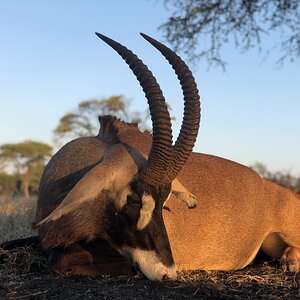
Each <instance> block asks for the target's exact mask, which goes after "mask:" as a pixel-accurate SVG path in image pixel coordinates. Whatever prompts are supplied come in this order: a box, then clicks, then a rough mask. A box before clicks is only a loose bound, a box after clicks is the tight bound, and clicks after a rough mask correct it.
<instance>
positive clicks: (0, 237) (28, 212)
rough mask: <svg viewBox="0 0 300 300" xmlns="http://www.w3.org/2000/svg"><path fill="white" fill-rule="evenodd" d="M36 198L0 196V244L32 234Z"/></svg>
mask: <svg viewBox="0 0 300 300" xmlns="http://www.w3.org/2000/svg"><path fill="white" fill-rule="evenodd" d="M35 206H36V198H30V199H28V200H26V199H25V198H21V197H19V198H8V197H5V196H0V243H1V242H4V241H7V240H11V239H15V238H21V237H26V236H30V235H33V234H34V231H33V230H32V228H31V223H32V221H33V219H34V213H35Z"/></svg>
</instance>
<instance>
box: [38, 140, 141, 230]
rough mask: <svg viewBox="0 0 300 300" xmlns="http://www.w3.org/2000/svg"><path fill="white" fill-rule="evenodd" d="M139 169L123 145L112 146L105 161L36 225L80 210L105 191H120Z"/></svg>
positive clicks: (93, 169)
mask: <svg viewBox="0 0 300 300" xmlns="http://www.w3.org/2000/svg"><path fill="white" fill-rule="evenodd" d="M137 171H138V170H137V166H136V165H135V164H134V163H133V161H132V159H131V157H130V156H129V154H128V152H127V151H126V150H125V148H124V147H123V146H122V145H120V144H117V145H113V146H111V147H110V149H109V150H108V153H107V154H106V155H105V157H104V159H103V161H102V162H101V163H99V164H98V165H97V166H95V167H94V168H92V169H91V170H90V171H89V172H87V173H86V175H85V176H84V177H83V178H82V179H81V180H80V181H79V182H78V183H77V184H76V185H75V186H74V187H73V189H72V190H71V191H70V192H69V193H68V195H67V196H66V197H65V198H64V200H63V201H62V202H61V203H60V205H59V206H58V207H57V208H56V209H55V210H54V211H53V212H52V213H51V214H50V215H48V216H47V217H46V218H44V219H43V220H41V221H40V222H39V223H37V224H36V226H35V227H39V226H41V225H43V224H45V223H47V222H49V221H55V220H57V219H59V218H61V217H62V216H63V215H66V214H69V213H71V212H72V211H76V210H78V208H79V207H82V206H84V205H85V204H87V203H88V202H90V201H93V200H95V199H96V198H97V197H98V196H99V195H100V194H101V193H102V192H103V191H108V192H112V193H118V191H119V190H121V189H123V188H124V186H126V184H129V181H130V179H131V176H130V174H132V177H133V176H134V175H135V174H136V173H137Z"/></svg>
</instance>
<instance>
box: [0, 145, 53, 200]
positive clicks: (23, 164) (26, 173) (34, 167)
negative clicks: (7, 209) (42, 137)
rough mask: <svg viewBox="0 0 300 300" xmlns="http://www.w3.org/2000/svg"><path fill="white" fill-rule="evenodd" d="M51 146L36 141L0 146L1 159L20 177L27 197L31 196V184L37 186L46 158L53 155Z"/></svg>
mask: <svg viewBox="0 0 300 300" xmlns="http://www.w3.org/2000/svg"><path fill="white" fill-rule="evenodd" d="M51 152H52V148H51V146H49V145H47V144H44V143H39V142H35V141H25V142H22V143H16V144H3V145H1V146H0V160H1V161H2V162H4V163H5V164H6V166H7V167H10V168H12V169H13V170H14V171H15V173H16V175H18V176H19V177H20V180H21V183H22V190H23V193H24V196H25V198H29V196H30V185H31V184H32V183H33V184H34V188H36V181H37V177H38V178H39V177H40V176H41V173H42V170H43V166H44V165H45V162H46V160H47V159H48V158H49V157H50V156H51Z"/></svg>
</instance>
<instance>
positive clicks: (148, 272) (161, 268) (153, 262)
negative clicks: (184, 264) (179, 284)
mask: <svg viewBox="0 0 300 300" xmlns="http://www.w3.org/2000/svg"><path fill="white" fill-rule="evenodd" d="M123 250H124V251H125V252H127V253H129V254H130V256H131V257H132V260H133V263H134V264H136V265H137V266H138V267H139V269H140V271H141V272H142V273H143V274H144V275H145V276H146V277H147V278H148V279H149V280H159V281H161V280H163V279H164V278H168V279H172V280H176V279H177V272H176V267H175V265H171V266H169V267H168V266H165V265H164V264H163V263H162V262H161V260H160V259H159V258H158V256H157V254H156V253H155V252H154V251H150V250H141V249H134V248H130V247H128V246H125V247H123Z"/></svg>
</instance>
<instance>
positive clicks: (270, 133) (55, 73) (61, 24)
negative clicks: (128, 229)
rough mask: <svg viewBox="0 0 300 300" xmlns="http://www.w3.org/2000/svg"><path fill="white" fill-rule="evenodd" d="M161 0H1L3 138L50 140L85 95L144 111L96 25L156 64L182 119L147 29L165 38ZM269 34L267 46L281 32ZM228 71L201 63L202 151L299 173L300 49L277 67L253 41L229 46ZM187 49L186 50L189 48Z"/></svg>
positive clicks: (177, 96)
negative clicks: (250, 45) (243, 48)
mask: <svg viewBox="0 0 300 300" xmlns="http://www.w3.org/2000/svg"><path fill="white" fill-rule="evenodd" d="M162 3H163V1H158V0H131V1H123V0H122V1H121V0H119V1H118V0H110V1H96V0H95V1H92V0H89V1H78V0H72V1H71V0H68V1H67V0H64V1H61V0H51V1H50V0H44V1H38V0H26V1H22V0H18V1H17V0H10V1H0V37H1V40H0V111H1V115H0V116H1V117H0V128H1V129H0V144H2V143H7V142H21V141H24V140H26V139H32V140H38V141H43V142H48V143H51V142H52V131H53V129H54V128H55V127H56V125H57V124H58V121H59V118H60V117H61V116H62V115H63V114H65V113H67V112H69V111H71V110H72V109H74V108H75V107H76V106H77V104H78V102H80V101H82V100H86V99H89V98H94V97H100V98H102V97H109V96H111V95H119V94H123V95H124V96H125V97H126V98H128V99H131V103H132V107H133V108H134V109H138V110H141V111H144V110H145V109H146V108H147V106H146V100H145V98H144V96H143V93H142V91H141V88H140V86H139V84H138V83H137V81H136V79H135V77H134V76H133V74H132V73H131V71H130V70H129V68H128V67H127V65H126V64H125V63H124V62H123V61H122V60H121V58H119V57H118V55H117V54H116V53H115V52H114V51H113V50H112V49H110V48H109V47H108V46H107V45H106V44H104V43H103V42H102V41H101V40H99V39H98V38H97V37H96V36H95V34H94V32H95V31H98V32H101V33H103V34H105V35H108V36H110V37H112V38H114V39H116V40H118V41H119V42H121V43H123V44H125V45H126V46H127V47H128V48H130V49H131V50H133V51H134V52H135V53H136V54H138V56H139V57H140V58H142V59H143V61H144V62H145V63H146V64H147V65H148V67H149V68H150V69H151V70H152V72H153V73H154V75H155V76H156V78H157V80H158V82H159V83H160V85H161V87H162V89H163V91H164V94H165V96H166V98H167V101H168V102H169V103H170V104H171V106H172V108H173V112H172V114H173V115H175V116H176V118H177V121H176V122H175V124H174V126H173V127H174V135H176V134H177V133H178V128H179V127H180V124H181V117H182V105H183V101H182V96H181V91H180V87H179V84H178V82H177V80H176V76H175V75H174V74H173V72H172V69H171V67H170V66H169V65H168V63H167V62H166V61H165V60H164V59H163V58H162V57H161V55H160V54H159V53H158V52H157V50H155V49H154V48H153V47H152V46H151V45H150V44H148V43H147V42H146V41H145V40H144V39H143V38H142V37H140V35H139V32H144V33H147V34H148V35H150V36H153V37H154V38H156V39H158V40H162V32H160V31H158V26H159V25H160V24H162V23H163V22H164V21H166V20H167V17H168V16H169V15H170V13H171V12H170V11H168V10H167V9H166V8H165V7H164V5H163V4H162ZM276 39H278V37H277V36H276V35H269V36H267V39H266V41H265V46H266V47H267V48H269V47H271V46H272V45H273V43H274V42H276ZM224 57H225V59H226V60H227V62H228V68H227V71H226V72H223V71H222V70H220V69H208V68H207V65H206V64H203V63H201V64H200V65H199V66H198V68H197V70H194V75H195V78H196V81H197V84H198V87H199V89H200V94H201V101H202V120H201V130H200V134H199V137H198V140H197V144H196V148H195V150H196V151H200V152H205V153H210V154H215V155H218V156H222V157H226V158H229V159H232V160H235V161H238V162H240V163H242V164H245V165H249V164H253V163H255V162H262V163H264V164H266V165H267V166H268V167H269V168H270V170H272V171H275V170H281V171H290V172H292V173H293V174H295V175H300V156H299V152H300V139H299V136H298V134H300V133H299V129H300V118H299V113H300V59H299V60H298V61H295V62H293V63H286V64H285V65H284V66H283V67H281V68H278V66H277V65H276V63H275V62H276V58H277V57H278V55H277V52H276V51H275V50H274V51H273V52H272V53H271V55H270V57H269V58H268V59H267V60H266V61H263V54H260V53H259V52H258V51H257V50H252V51H250V52H247V53H245V54H240V53H239V52H238V51H236V50H235V49H234V47H231V46H228V47H226V49H225V50H224ZM183 58H185V57H183Z"/></svg>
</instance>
